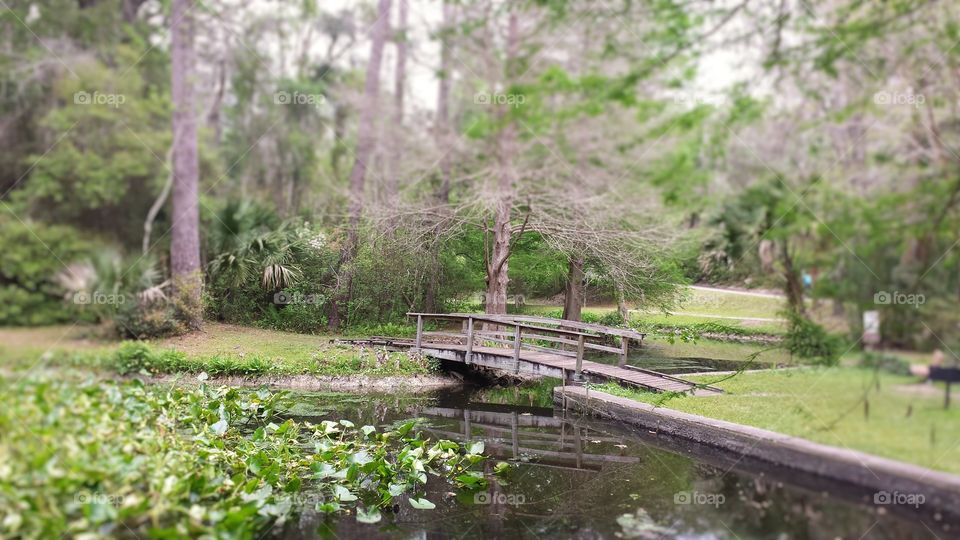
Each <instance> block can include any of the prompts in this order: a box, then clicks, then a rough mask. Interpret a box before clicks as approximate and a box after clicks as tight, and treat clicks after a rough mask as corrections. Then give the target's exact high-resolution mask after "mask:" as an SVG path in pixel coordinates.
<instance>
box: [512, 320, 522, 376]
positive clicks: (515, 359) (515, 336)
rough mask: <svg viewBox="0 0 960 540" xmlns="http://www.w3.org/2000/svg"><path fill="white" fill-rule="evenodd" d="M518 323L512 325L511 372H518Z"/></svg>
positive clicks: (519, 330) (519, 331) (519, 332)
mask: <svg viewBox="0 0 960 540" xmlns="http://www.w3.org/2000/svg"><path fill="white" fill-rule="evenodd" d="M521 332H522V330H521V329H520V325H519V324H518V325H516V326H514V327H513V373H514V375H516V374H517V373H520V339H521V338H520V334H521Z"/></svg>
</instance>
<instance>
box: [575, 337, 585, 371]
mask: <svg viewBox="0 0 960 540" xmlns="http://www.w3.org/2000/svg"><path fill="white" fill-rule="evenodd" d="M583 338H584V335H583V334H580V336H579V337H578V338H577V370H576V372H574V375H573V378H574V380H577V381H579V380H581V377H582V376H583V375H582V374H581V373H580V370H581V369H582V368H583Z"/></svg>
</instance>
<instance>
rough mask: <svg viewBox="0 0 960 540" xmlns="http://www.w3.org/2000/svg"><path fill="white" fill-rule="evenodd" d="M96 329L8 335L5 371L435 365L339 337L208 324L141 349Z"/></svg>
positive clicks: (359, 370)
mask: <svg viewBox="0 0 960 540" xmlns="http://www.w3.org/2000/svg"><path fill="white" fill-rule="evenodd" d="M93 336H94V332H93V330H92V329H90V328H81V327H47V328H39V329H36V328H34V329H19V328H17V329H0V342H2V343H3V346H2V347H0V364H3V365H5V366H7V367H8V368H12V369H23V368H29V367H32V366H35V365H37V364H40V363H44V364H50V365H62V366H74V367H88V368H97V369H108V370H113V371H119V372H121V373H127V372H132V371H139V370H141V369H145V370H147V371H150V372H154V373H175V372H190V373H200V372H206V373H207V374H209V375H258V374H273V375H301V374H310V375H368V376H390V375H412V374H421V373H428V372H430V371H432V369H433V365H432V364H431V363H430V362H428V361H426V360H425V359H423V358H420V357H419V356H416V355H409V354H407V353H400V352H392V353H387V352H385V351H379V350H374V349H369V348H368V349H357V348H355V347H352V346H346V345H335V344H333V343H331V339H332V338H333V337H335V336H324V337H321V336H315V335H307V334H294V333H289V332H278V331H274V330H264V329H259V328H250V327H245V326H235V325H227V324H220V323H211V322H208V323H207V324H206V325H204V329H203V331H202V332H196V333H193V334H189V335H186V336H180V337H175V338H170V339H164V340H155V341H151V342H140V343H130V342H125V343H121V342H119V341H112V340H105V339H97V338H96V337H93Z"/></svg>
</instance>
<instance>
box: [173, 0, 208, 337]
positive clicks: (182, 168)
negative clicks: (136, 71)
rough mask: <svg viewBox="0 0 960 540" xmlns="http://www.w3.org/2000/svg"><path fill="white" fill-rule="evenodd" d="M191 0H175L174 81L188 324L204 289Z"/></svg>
mask: <svg viewBox="0 0 960 540" xmlns="http://www.w3.org/2000/svg"><path fill="white" fill-rule="evenodd" d="M189 11H190V5H189V2H188V0H173V8H172V12H171V23H170V31H171V39H170V57H171V79H172V81H171V83H172V89H173V90H172V94H173V228H172V232H171V235H170V267H171V272H172V274H173V285H174V288H175V294H176V295H177V296H178V298H179V300H180V302H183V303H185V305H186V309H184V310H182V316H183V317H184V318H185V320H184V322H185V323H186V324H187V325H188V327H190V328H192V329H199V328H200V326H201V324H202V309H201V308H200V293H201V287H202V286H203V276H202V274H201V271H200V210H199V208H198V205H199V195H198V183H199V176H200V172H199V169H200V166H199V161H198V157H197V124H196V118H195V115H194V110H193V106H194V102H193V99H194V97H193V63H194V51H193V17H192V16H191V15H190V12H189Z"/></svg>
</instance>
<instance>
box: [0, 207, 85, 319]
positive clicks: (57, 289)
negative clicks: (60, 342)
mask: <svg viewBox="0 0 960 540" xmlns="http://www.w3.org/2000/svg"><path fill="white" fill-rule="evenodd" d="M0 230H2V231H3V234H0V253H2V254H3V265H2V266H0V326H35V325H48V324H56V323H61V322H68V321H72V320H74V319H75V318H77V317H78V316H81V314H80V313H79V310H78V309H77V306H76V304H74V303H73V302H72V300H73V298H66V296H68V295H67V294H66V291H65V290H64V288H63V287H62V286H61V285H60V284H59V283H58V282H57V279H56V277H57V274H59V273H61V272H63V271H64V270H66V266H65V265H67V264H70V263H71V262H73V261H75V260H77V259H79V258H80V257H82V256H84V255H86V254H87V253H88V252H89V250H90V245H89V244H88V242H86V241H84V240H82V239H81V235H80V234H79V233H78V232H77V231H76V230H74V229H71V228H69V227H63V226H55V225H45V224H42V223H37V222H33V221H20V220H18V219H16V218H13V217H10V216H7V217H2V218H0ZM65 300H66V302H65Z"/></svg>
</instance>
